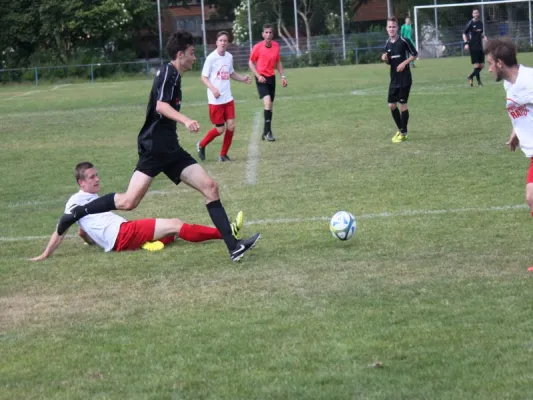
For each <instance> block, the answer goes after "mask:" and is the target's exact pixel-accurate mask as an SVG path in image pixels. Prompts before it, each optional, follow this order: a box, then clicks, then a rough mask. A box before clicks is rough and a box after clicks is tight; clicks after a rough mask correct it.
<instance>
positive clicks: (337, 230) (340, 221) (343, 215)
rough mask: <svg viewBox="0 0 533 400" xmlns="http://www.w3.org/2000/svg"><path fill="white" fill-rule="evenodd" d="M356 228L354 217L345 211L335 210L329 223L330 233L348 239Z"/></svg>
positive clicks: (341, 238) (338, 237)
mask: <svg viewBox="0 0 533 400" xmlns="http://www.w3.org/2000/svg"><path fill="white" fill-rule="evenodd" d="M356 228H357V223H356V222H355V217H354V216H353V215H352V214H350V213H349V212H347V211H339V212H336V213H335V215H334V216H333V217H332V218H331V222H330V223H329V230H330V232H331V234H332V235H333V237H336V238H337V239H340V240H348V239H350V238H351V237H352V236H353V234H354V233H355V229H356Z"/></svg>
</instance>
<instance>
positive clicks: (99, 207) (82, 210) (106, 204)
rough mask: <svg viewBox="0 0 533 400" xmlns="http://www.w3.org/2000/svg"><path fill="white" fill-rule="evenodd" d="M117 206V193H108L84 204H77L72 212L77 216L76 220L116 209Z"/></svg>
mask: <svg viewBox="0 0 533 400" xmlns="http://www.w3.org/2000/svg"><path fill="white" fill-rule="evenodd" d="M116 209H117V207H116V206H115V193H108V194H106V195H103V196H102V197H99V198H97V199H96V200H93V201H91V202H90V203H87V204H85V205H84V206H77V207H76V208H74V209H73V210H72V214H73V215H74V217H75V218H76V221H78V220H79V219H81V218H83V217H85V216H86V215H89V214H100V213H103V212H107V211H113V210H116Z"/></svg>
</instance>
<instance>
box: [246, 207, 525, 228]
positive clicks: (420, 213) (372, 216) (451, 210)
mask: <svg viewBox="0 0 533 400" xmlns="http://www.w3.org/2000/svg"><path fill="white" fill-rule="evenodd" d="M526 208H527V206H526V205H525V204H515V205H510V206H495V207H487V208H448V209H440V210H406V211H398V212H382V213H376V214H360V215H355V219H376V218H395V217H415V216H425V215H426V216H430V215H440V214H461V213H479V212H490V211H507V210H523V209H526ZM330 218H331V217H311V218H278V219H259V220H256V221H247V222H245V223H244V225H266V224H291V223H302V222H314V221H329V219H330Z"/></svg>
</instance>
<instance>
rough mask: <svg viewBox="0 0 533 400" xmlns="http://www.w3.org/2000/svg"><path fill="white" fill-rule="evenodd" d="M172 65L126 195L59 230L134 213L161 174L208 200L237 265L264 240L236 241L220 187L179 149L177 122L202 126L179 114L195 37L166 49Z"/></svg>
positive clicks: (75, 215)
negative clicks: (89, 217)
mask: <svg viewBox="0 0 533 400" xmlns="http://www.w3.org/2000/svg"><path fill="white" fill-rule="evenodd" d="M166 50H167V54H168V56H169V57H170V59H171V61H170V62H169V63H168V64H166V65H165V66H163V67H162V68H161V69H160V70H159V71H158V72H157V75H156V77H155V79H154V83H153V86H152V90H151V92H150V98H149V101H148V107H147V110H146V120H145V122H144V125H143V127H142V128H141V131H140V133H139V136H138V139H137V142H138V153H139V161H138V163H137V166H136V168H135V172H134V173H133V176H132V177H131V180H130V184H129V186H128V190H127V191H126V193H110V194H107V195H105V196H102V197H100V198H98V199H96V200H94V201H92V202H90V203H88V204H86V205H84V206H76V207H74V208H72V209H71V210H70V212H71V213H70V214H64V215H63V216H62V217H61V219H60V220H59V223H58V225H57V233H58V234H59V235H62V234H64V232H65V231H66V230H67V229H68V228H69V227H70V226H71V225H72V224H74V223H75V222H76V221H77V220H79V219H81V218H83V217H84V216H86V215H88V214H98V213H103V212H107V211H112V210H133V209H135V208H136V207H137V206H138V205H139V203H140V202H141V200H142V198H143V197H144V195H145V194H146V192H147V191H148V189H149V187H150V184H151V183H152V180H153V179H154V178H155V177H156V176H157V175H159V174H160V173H161V172H162V173H164V174H165V175H166V176H167V177H168V178H169V179H170V180H171V181H172V182H174V183H175V184H176V185H177V184H179V183H180V182H184V183H185V184H187V185H189V186H191V187H192V188H194V189H196V190H198V191H199V192H200V193H202V194H203V195H204V198H205V203H206V206H207V211H208V212H209V216H210V217H211V220H212V221H213V224H214V225H215V227H216V228H217V229H218V231H219V232H220V234H221V235H222V238H223V239H224V242H225V243H226V246H227V247H228V250H229V252H230V257H231V259H232V260H233V261H238V260H239V259H240V258H241V257H242V256H243V255H244V253H245V252H246V251H248V250H249V249H251V248H252V247H254V246H255V244H256V242H257V241H258V240H259V238H260V236H261V235H260V234H259V233H257V234H255V235H254V236H252V237H250V238H248V239H242V240H237V239H236V238H235V236H236V234H238V232H232V227H231V224H230V222H229V220H228V216H227V214H226V211H225V210H224V207H223V206H222V204H221V202H220V198H219V193H218V185H217V184H216V182H215V181H214V180H213V179H212V178H211V177H210V176H209V175H207V173H206V171H205V170H204V169H203V168H202V166H200V165H199V164H198V163H197V162H196V160H195V159H194V158H192V157H191V155H190V154H189V153H187V152H186V151H185V150H184V149H183V148H182V147H181V146H180V144H179V141H178V136H177V128H176V123H177V122H179V123H181V124H183V125H185V126H186V127H187V129H188V130H189V131H190V132H198V131H199V129H200V125H199V124H198V122H197V121H194V120H192V119H190V118H189V117H187V116H185V115H184V114H182V113H181V112H180V108H181V99H182V93H181V76H182V75H183V73H184V72H186V71H190V70H191V69H192V65H193V64H194V61H195V60H196V57H195V56H194V45H193V37H192V35H191V34H190V33H189V32H187V31H183V30H179V31H177V32H176V33H174V34H173V35H172V36H171V37H170V39H169V41H168V43H167V46H166Z"/></svg>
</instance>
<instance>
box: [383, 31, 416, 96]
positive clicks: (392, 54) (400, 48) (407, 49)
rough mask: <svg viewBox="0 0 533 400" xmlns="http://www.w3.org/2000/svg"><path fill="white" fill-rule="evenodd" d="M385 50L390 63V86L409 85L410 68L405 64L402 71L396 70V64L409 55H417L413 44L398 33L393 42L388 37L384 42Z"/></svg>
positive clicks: (410, 81)
mask: <svg viewBox="0 0 533 400" xmlns="http://www.w3.org/2000/svg"><path fill="white" fill-rule="evenodd" d="M385 52H386V53H387V58H388V60H389V64H390V87H393V88H399V87H407V86H411V83H412V77H411V68H410V66H409V64H407V65H406V66H405V68H404V70H403V71H402V72H398V71H397V70H396V69H397V68H398V65H400V64H401V63H403V62H404V61H405V60H407V58H409V56H415V57H416V56H418V52H417V51H416V49H415V46H413V43H412V42H411V41H410V40H409V39H406V38H403V37H401V36H399V35H398V37H397V39H396V40H395V41H394V42H393V41H392V40H391V39H390V38H389V39H388V40H387V43H385Z"/></svg>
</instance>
